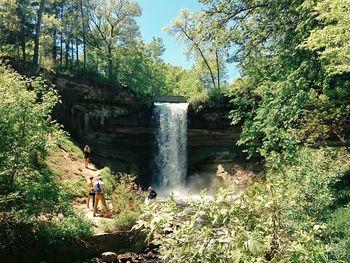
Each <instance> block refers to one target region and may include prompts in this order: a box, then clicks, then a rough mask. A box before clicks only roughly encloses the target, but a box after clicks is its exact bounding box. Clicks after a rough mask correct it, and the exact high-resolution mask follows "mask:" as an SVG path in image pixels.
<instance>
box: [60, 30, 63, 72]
mask: <svg viewBox="0 0 350 263" xmlns="http://www.w3.org/2000/svg"><path fill="white" fill-rule="evenodd" d="M62 65H63V32H62V31H61V39H60V67H62Z"/></svg>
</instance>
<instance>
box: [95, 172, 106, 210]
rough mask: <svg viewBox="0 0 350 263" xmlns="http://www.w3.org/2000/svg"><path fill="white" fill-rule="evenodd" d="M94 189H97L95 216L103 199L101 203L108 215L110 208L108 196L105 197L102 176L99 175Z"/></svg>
mask: <svg viewBox="0 0 350 263" xmlns="http://www.w3.org/2000/svg"><path fill="white" fill-rule="evenodd" d="M94 190H95V204H94V212H93V216H94V217H95V216H96V210H97V207H98V203H99V202H100V200H101V203H102V205H103V208H104V210H105V211H104V212H105V213H106V214H107V215H108V214H109V209H108V206H107V203H106V198H105V184H104V183H103V182H102V177H101V176H98V177H97V181H96V182H95V183H94Z"/></svg>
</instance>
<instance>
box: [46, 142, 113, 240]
mask: <svg viewBox="0 0 350 263" xmlns="http://www.w3.org/2000/svg"><path fill="white" fill-rule="evenodd" d="M48 164H49V166H50V167H51V168H52V169H53V170H54V172H55V173H56V174H57V176H58V177H59V178H60V180H72V181H73V180H80V181H82V182H86V181H87V179H88V178H89V177H90V176H93V177H94V179H96V178H97V176H98V175H99V174H100V172H101V170H99V169H97V168H96V166H95V165H94V164H92V163H90V164H89V165H88V168H85V164H84V159H83V158H81V157H79V156H78V154H76V153H73V152H68V151H66V150H65V149H62V148H57V149H56V151H54V152H52V153H51V154H50V156H49V157H48ZM107 204H108V206H109V208H110V209H111V203H110V202H108V200H107ZM73 206H74V207H75V208H76V209H78V210H79V211H81V212H82V213H83V214H84V215H85V216H86V217H87V218H88V219H89V220H91V222H92V224H93V232H94V234H95V235H99V234H104V231H103V227H102V226H103V224H104V223H106V222H110V221H112V219H110V218H104V217H101V216H100V213H99V210H98V212H97V217H93V212H92V201H90V209H89V208H87V206H86V196H80V197H76V199H75V201H74V202H73ZM99 206H100V207H101V204H99Z"/></svg>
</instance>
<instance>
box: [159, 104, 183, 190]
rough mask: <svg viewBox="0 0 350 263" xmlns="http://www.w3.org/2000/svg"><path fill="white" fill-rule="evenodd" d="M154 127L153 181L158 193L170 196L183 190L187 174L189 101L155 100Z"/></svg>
mask: <svg viewBox="0 0 350 263" xmlns="http://www.w3.org/2000/svg"><path fill="white" fill-rule="evenodd" d="M154 105H155V107H154V111H153V119H154V120H155V124H156V129H155V137H156V143H157V145H156V153H155V157H154V167H155V171H154V176H153V177H154V184H155V185H156V187H157V189H158V190H159V192H160V193H163V194H164V195H169V194H170V192H172V191H176V189H182V188H183V187H184V184H185V178H186V173H187V108H188V103H154Z"/></svg>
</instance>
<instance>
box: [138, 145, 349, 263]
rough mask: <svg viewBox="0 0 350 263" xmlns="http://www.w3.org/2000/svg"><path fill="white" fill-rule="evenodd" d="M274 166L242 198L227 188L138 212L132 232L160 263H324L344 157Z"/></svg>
mask: <svg viewBox="0 0 350 263" xmlns="http://www.w3.org/2000/svg"><path fill="white" fill-rule="evenodd" d="M278 159H279V156H277V155H275V156H274V158H273V159H271V163H268V167H269V168H268V169H267V170H266V172H265V178H266V179H265V181H264V182H255V183H254V184H253V185H251V186H249V187H247V188H246V189H244V190H243V191H241V192H239V190H238V189H239V188H237V187H235V186H234V185H232V186H229V187H228V188H226V189H221V190H219V192H218V193H217V194H216V195H215V196H214V197H213V199H212V200H208V199H207V198H205V195H204V194H202V197H201V198H200V199H199V200H190V201H189V202H187V203H186V204H185V205H183V204H182V205H181V206H180V205H178V204H177V203H176V201H175V200H174V199H173V198H172V199H171V200H170V201H168V202H155V203H153V204H151V205H150V206H145V207H144V208H143V213H142V214H141V217H140V220H138V222H137V224H136V226H135V227H134V228H136V229H143V230H144V231H145V232H146V233H147V234H148V239H149V240H153V242H155V243H157V244H159V245H161V249H160V251H161V254H162V258H163V259H164V260H165V261H166V262H237V263H238V262H266V261H271V260H272V261H273V262H310V263H311V262H329V260H330V259H331V258H330V256H329V254H328V251H329V243H328V244H327V242H326V241H325V237H326V234H327V232H326V231H325V230H326V229H327V217H328V215H329V208H330V207H331V205H332V202H334V196H333V191H332V186H333V185H334V184H335V183H336V182H337V181H338V180H339V177H340V176H341V175H342V173H344V171H345V170H346V169H348V167H349V154H348V153H346V152H345V151H343V150H332V149H317V150H315V149H307V148H305V149H301V150H300V151H299V152H298V153H297V154H296V158H295V160H294V162H293V163H288V164H286V163H284V164H283V163H282V162H279V161H278ZM268 162H269V161H268ZM343 212H344V213H345V211H343ZM346 213H347V212H346ZM341 218H342V220H343V219H344V218H346V216H345V215H342V217H341ZM338 224H340V225H343V222H342V221H339V222H338ZM346 229H347V228H346V227H345V229H343V230H342V231H343V232H344V233H346V231H345V230H346ZM346 240H348V238H346ZM343 244H344V243H343ZM342 251H343V252H344V250H342ZM344 253H345V252H344ZM343 260H344V258H343Z"/></svg>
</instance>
